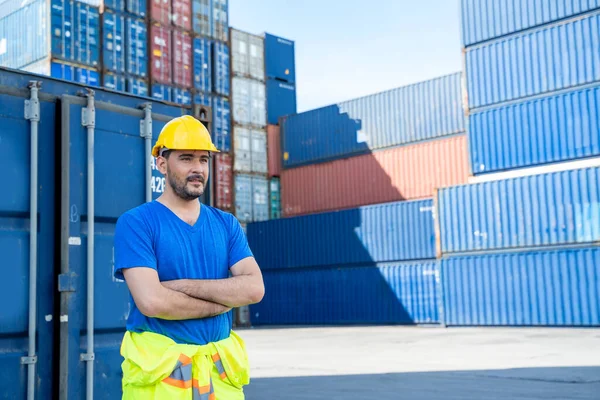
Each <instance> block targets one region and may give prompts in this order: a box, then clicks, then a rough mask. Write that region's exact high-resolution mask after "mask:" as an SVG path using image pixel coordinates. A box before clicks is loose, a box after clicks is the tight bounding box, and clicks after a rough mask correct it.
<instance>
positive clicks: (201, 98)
mask: <svg viewBox="0 0 600 400" xmlns="http://www.w3.org/2000/svg"><path fill="white" fill-rule="evenodd" d="M194 104H201V105H203V106H208V107H212V101H211V96H210V95H209V94H206V93H196V94H194Z"/></svg>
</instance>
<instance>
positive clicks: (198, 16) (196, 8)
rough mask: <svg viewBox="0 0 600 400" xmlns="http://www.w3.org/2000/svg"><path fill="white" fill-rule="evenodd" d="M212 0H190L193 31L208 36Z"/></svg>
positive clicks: (209, 34)
mask: <svg viewBox="0 0 600 400" xmlns="http://www.w3.org/2000/svg"><path fill="white" fill-rule="evenodd" d="M211 5H212V0H192V25H193V28H194V33H195V34H197V35H200V36H204V37H210V36H211V32H212V8H211Z"/></svg>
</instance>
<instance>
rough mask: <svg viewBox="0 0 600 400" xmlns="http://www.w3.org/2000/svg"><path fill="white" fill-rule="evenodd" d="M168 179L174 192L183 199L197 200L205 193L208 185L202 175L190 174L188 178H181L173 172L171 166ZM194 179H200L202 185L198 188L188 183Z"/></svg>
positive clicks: (168, 170)
mask: <svg viewBox="0 0 600 400" xmlns="http://www.w3.org/2000/svg"><path fill="white" fill-rule="evenodd" d="M167 176H168V179H167V181H168V182H169V185H170V186H171V188H172V189H173V192H175V194H176V195H177V196H178V197H180V198H181V199H183V200H186V201H191V200H196V199H197V198H199V197H200V196H202V194H203V193H204V189H205V187H206V181H205V179H204V177H203V176H202V175H190V176H188V177H186V178H181V177H178V176H176V175H175V174H172V173H171V171H170V169H169V167H167ZM192 180H198V181H200V182H201V183H202V186H200V187H198V188H196V187H192V186H191V185H188V183H189V182H190V181H192Z"/></svg>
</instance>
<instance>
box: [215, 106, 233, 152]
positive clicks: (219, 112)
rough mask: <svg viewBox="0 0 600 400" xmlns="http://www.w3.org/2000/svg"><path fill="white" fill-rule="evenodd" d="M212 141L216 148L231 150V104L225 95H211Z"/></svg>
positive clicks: (225, 150)
mask: <svg viewBox="0 0 600 400" xmlns="http://www.w3.org/2000/svg"><path fill="white" fill-rule="evenodd" d="M212 108H213V132H212V133H213V142H214V143H215V146H217V149H219V150H221V151H224V152H229V150H231V106H230V105H229V100H228V99H227V98H225V97H220V96H213V98H212Z"/></svg>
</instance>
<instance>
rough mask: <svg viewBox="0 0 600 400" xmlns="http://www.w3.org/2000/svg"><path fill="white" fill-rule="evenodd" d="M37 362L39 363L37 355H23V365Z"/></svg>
mask: <svg viewBox="0 0 600 400" xmlns="http://www.w3.org/2000/svg"><path fill="white" fill-rule="evenodd" d="M36 363H37V356H31V357H21V364H23V365H29V364H36Z"/></svg>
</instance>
